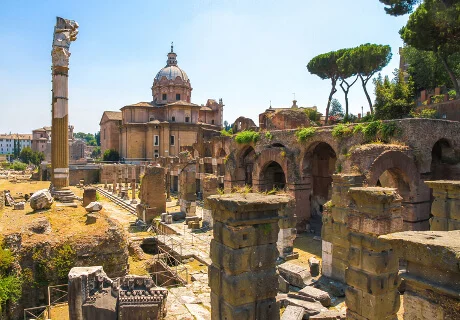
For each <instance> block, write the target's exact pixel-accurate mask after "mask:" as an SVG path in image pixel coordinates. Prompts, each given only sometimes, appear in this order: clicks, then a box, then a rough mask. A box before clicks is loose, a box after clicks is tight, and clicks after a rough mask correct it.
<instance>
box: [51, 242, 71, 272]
mask: <svg viewBox="0 0 460 320" xmlns="http://www.w3.org/2000/svg"><path fill="white" fill-rule="evenodd" d="M76 258H77V253H76V252H75V250H74V249H73V248H72V247H71V246H70V245H69V244H64V245H63V246H62V247H61V248H59V249H58V251H57V253H56V256H55V257H54V258H53V259H52V260H51V261H50V262H51V266H50V267H52V268H54V270H55V271H56V275H57V276H58V278H59V279H61V280H64V279H67V277H68V274H69V271H70V269H72V267H73V266H74V265H75V260H76Z"/></svg>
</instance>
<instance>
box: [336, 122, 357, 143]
mask: <svg viewBox="0 0 460 320" xmlns="http://www.w3.org/2000/svg"><path fill="white" fill-rule="evenodd" d="M351 135H353V128H352V127H351V126H350V125H348V124H343V123H340V124H338V125H336V126H335V127H334V129H332V136H333V137H334V138H336V139H342V138H345V137H349V136H351Z"/></svg>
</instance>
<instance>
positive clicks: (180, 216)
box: [170, 211, 185, 221]
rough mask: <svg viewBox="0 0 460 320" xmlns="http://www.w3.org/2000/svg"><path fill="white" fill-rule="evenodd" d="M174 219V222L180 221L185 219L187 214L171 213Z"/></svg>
mask: <svg viewBox="0 0 460 320" xmlns="http://www.w3.org/2000/svg"><path fill="white" fill-rule="evenodd" d="M170 214H171V215H172V218H173V220H174V221H180V220H184V219H185V212H180V211H178V212H171V213H170Z"/></svg>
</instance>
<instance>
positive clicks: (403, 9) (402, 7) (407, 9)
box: [379, 0, 420, 16]
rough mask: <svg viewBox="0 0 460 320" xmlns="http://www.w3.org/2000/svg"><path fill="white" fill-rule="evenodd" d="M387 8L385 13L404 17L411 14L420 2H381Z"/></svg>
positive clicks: (398, 0) (382, 0)
mask: <svg viewBox="0 0 460 320" xmlns="http://www.w3.org/2000/svg"><path fill="white" fill-rule="evenodd" d="M379 1H380V2H381V3H383V4H384V5H385V6H386V7H385V12H386V13H388V14H390V15H392V16H402V15H405V14H407V13H411V12H412V9H413V7H414V6H415V5H416V4H417V3H419V2H420V0H379Z"/></svg>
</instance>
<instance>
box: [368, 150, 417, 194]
mask: <svg viewBox="0 0 460 320" xmlns="http://www.w3.org/2000/svg"><path fill="white" fill-rule="evenodd" d="M387 170H389V171H392V170H393V171H395V170H396V171H395V172H396V173H397V174H399V175H400V176H401V178H402V179H404V181H405V182H406V183H407V184H408V185H409V188H410V192H409V196H410V198H412V199H415V198H416V193H417V186H418V184H419V181H420V174H419V171H418V169H417V166H416V165H415V162H414V160H413V159H412V158H410V157H409V156H407V155H406V154H404V153H403V152H401V151H394V150H389V151H385V152H383V153H382V154H381V155H379V156H378V157H377V158H376V159H375V160H374V162H373V163H372V165H371V166H370V167H369V172H368V174H367V175H366V178H367V179H366V183H367V185H369V186H376V185H377V182H378V180H379V178H380V177H381V176H382V174H383V173H384V172H385V171H387ZM405 200H409V199H405Z"/></svg>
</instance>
